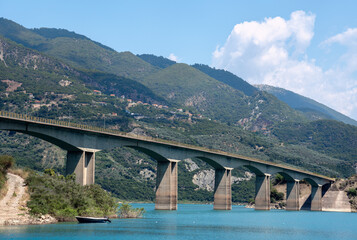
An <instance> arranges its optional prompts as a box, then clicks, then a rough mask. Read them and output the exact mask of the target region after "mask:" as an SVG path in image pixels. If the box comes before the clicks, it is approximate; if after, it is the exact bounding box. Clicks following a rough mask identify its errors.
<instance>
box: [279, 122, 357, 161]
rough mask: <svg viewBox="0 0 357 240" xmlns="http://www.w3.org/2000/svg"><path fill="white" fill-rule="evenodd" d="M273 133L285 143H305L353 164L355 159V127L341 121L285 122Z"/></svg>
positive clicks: (356, 146)
mask: <svg viewBox="0 0 357 240" xmlns="http://www.w3.org/2000/svg"><path fill="white" fill-rule="evenodd" d="M273 134H274V135H275V136H277V137H278V138H279V139H280V140H281V141H284V142H286V143H289V144H301V145H305V146H307V147H308V148H310V149H312V150H315V151H317V152H320V153H324V154H327V155H329V156H332V157H334V158H338V159H342V160H345V161H346V162H349V163H353V164H354V163H355V160H356V159H357V127H355V126H352V125H348V124H344V123H342V122H337V121H333V120H319V121H314V122H308V123H297V122H292V123H289V122H286V123H281V124H279V125H278V126H276V127H275V128H274V130H273Z"/></svg>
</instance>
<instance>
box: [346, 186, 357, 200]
mask: <svg viewBox="0 0 357 240" xmlns="http://www.w3.org/2000/svg"><path fill="white" fill-rule="evenodd" d="M347 196H348V198H353V197H356V196H357V189H356V188H349V189H348V190H347Z"/></svg>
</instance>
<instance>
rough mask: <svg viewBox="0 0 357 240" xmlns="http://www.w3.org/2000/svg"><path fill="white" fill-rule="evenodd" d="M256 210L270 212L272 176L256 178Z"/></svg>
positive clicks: (265, 175)
mask: <svg viewBox="0 0 357 240" xmlns="http://www.w3.org/2000/svg"><path fill="white" fill-rule="evenodd" d="M255 210H270V174H264V175H257V176H256V181H255Z"/></svg>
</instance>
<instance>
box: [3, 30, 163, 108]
mask: <svg viewBox="0 0 357 240" xmlns="http://www.w3.org/2000/svg"><path fill="white" fill-rule="evenodd" d="M0 56H1V58H0V89H2V90H3V92H2V94H4V93H5V92H8V93H7V95H6V96H7V97H6V98H1V101H2V102H4V101H5V102H6V101H9V98H14V99H13V100H11V101H13V102H14V103H19V105H18V106H19V107H20V106H22V107H24V102H25V101H35V100H38V101H41V100H42V99H44V98H46V95H47V94H50V95H51V99H48V100H47V101H49V102H51V101H52V102H53V100H55V99H57V100H58V101H60V102H64V101H68V99H67V100H65V99H66V97H67V98H69V97H70V98H71V99H72V100H73V101H75V100H76V99H77V100H78V101H82V100H80V99H83V98H84V99H93V96H92V94H93V90H95V89H97V90H98V89H99V90H102V91H103V92H105V93H107V94H108V95H109V94H115V95H117V96H121V95H124V96H126V97H127V98H132V99H135V100H137V101H138V100H141V101H145V102H154V103H161V104H162V103H165V100H164V99H162V98H161V97H159V96H157V95H155V94H154V93H153V92H152V91H151V90H150V89H148V88H147V87H145V86H144V85H142V84H140V83H139V82H136V81H133V80H130V79H126V78H124V77H119V76H117V75H113V74H109V73H103V72H98V71H89V70H86V71H84V70H78V69H75V68H73V67H71V66H70V65H68V64H66V63H63V62H61V61H59V60H57V59H55V58H52V57H48V56H46V55H44V54H42V53H40V52H38V51H36V50H32V49H29V48H26V47H24V46H22V45H19V44H16V43H14V42H12V41H10V40H8V39H6V38H4V37H1V36H0ZM7 88H10V90H8V91H6V89H7ZM17 93H21V94H20V97H19V96H16V95H17ZM64 95H67V96H66V97H64ZM16 98H19V99H16ZM21 101H22V102H21ZM47 104H48V103H47ZM90 112H92V110H91V111H90Z"/></svg>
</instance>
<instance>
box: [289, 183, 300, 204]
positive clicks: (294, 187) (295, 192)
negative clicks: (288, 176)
mask: <svg viewBox="0 0 357 240" xmlns="http://www.w3.org/2000/svg"><path fill="white" fill-rule="evenodd" d="M299 193H300V182H299V180H293V181H287V189H286V210H288V211H299V210H300V203H299Z"/></svg>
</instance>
